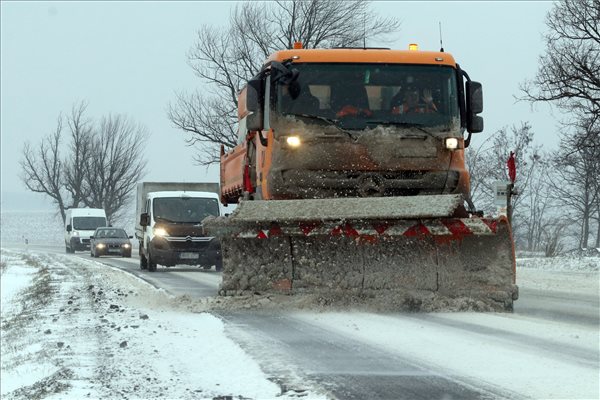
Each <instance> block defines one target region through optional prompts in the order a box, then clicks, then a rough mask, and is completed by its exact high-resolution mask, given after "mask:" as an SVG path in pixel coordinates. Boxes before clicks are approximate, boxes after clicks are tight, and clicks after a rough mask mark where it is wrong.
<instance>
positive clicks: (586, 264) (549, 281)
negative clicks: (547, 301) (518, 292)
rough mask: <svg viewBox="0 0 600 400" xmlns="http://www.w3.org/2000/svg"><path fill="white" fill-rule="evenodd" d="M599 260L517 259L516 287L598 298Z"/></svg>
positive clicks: (566, 258)
mask: <svg viewBox="0 0 600 400" xmlns="http://www.w3.org/2000/svg"><path fill="white" fill-rule="evenodd" d="M599 271H600V257H566V256H561V257H548V258H544V257H535V258H518V259H517V285H518V286H519V287H523V288H531V289H538V290H547V291H562V292H574V293H579V294H587V295H592V296H598V293H599V289H600V287H599V286H600V283H599V282H600V281H599V279H598V277H599V276H600V272H599Z"/></svg>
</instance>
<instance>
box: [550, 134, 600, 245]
mask: <svg viewBox="0 0 600 400" xmlns="http://www.w3.org/2000/svg"><path fill="white" fill-rule="evenodd" d="M582 134H586V135H587V134H588V133H582ZM577 140H579V139H578V138H576V137H572V136H565V137H564V138H563V142H562V147H563V148H572V143H569V142H571V141H577ZM554 168H555V179H554V180H552V181H551V182H550V187H551V190H552V193H553V196H554V197H555V198H556V200H557V202H558V203H559V204H560V205H561V210H562V213H563V214H564V215H565V216H568V217H569V218H570V221H571V223H572V224H577V225H579V227H580V234H579V246H580V247H581V248H587V247H588V241H589V238H590V236H591V230H590V225H591V223H592V221H593V219H594V215H596V216H598V214H596V213H597V212H598V209H599V207H598V202H599V201H600V199H599V196H600V191H599V187H600V183H599V182H598V180H599V172H600V146H590V147H583V148H579V149H577V150H576V151H574V152H564V151H562V150H558V151H556V152H555V153H554Z"/></svg>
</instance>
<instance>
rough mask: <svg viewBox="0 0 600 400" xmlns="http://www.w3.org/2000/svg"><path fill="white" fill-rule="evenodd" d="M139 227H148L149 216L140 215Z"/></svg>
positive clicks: (145, 214) (146, 214)
mask: <svg viewBox="0 0 600 400" xmlns="http://www.w3.org/2000/svg"><path fill="white" fill-rule="evenodd" d="M140 225H141V226H148V225H150V215H149V214H148V213H142V214H140Z"/></svg>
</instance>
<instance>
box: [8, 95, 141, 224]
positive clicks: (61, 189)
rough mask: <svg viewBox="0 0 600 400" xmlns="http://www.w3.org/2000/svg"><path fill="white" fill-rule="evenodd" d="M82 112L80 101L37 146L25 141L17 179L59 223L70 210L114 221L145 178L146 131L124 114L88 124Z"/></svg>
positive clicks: (90, 121) (85, 105) (84, 111)
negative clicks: (43, 199)
mask: <svg viewBox="0 0 600 400" xmlns="http://www.w3.org/2000/svg"><path fill="white" fill-rule="evenodd" d="M86 109H87V104H86V103H85V102H80V103H78V104H75V105H74V106H73V107H72V109H71V112H70V113H69V114H68V115H60V116H59V117H58V121H57V124H56V128H55V129H54V130H53V132H52V133H50V134H48V135H47V136H46V137H44V138H43V139H42V140H41V142H39V143H37V144H31V143H29V142H27V143H25V145H24V147H23V150H22V157H21V160H20V166H21V175H20V178H21V180H22V181H23V183H24V184H25V186H26V187H27V188H28V189H29V190H31V191H33V192H37V193H43V194H45V195H47V196H49V197H50V198H51V199H52V201H53V203H54V204H55V205H56V207H57V209H58V212H59V213H60V215H61V217H62V219H63V221H64V220H65V210H67V209H68V208H73V207H91V208H103V209H104V210H105V211H106V215H107V219H108V220H109V221H115V220H116V219H117V218H119V217H121V216H122V213H123V212H124V211H125V210H124V207H125V206H126V205H127V204H128V202H129V201H130V200H131V194H132V191H133V189H134V188H135V185H136V183H137V182H138V181H139V180H140V178H142V177H143V176H144V174H145V170H146V161H145V159H144V157H143V155H144V153H143V149H144V143H145V138H146V137H147V133H146V130H145V128H144V127H143V126H141V125H138V124H135V123H134V122H132V121H131V119H129V118H128V117H126V116H123V115H108V116H104V117H102V118H100V120H99V121H93V120H91V119H89V118H87V117H86Z"/></svg>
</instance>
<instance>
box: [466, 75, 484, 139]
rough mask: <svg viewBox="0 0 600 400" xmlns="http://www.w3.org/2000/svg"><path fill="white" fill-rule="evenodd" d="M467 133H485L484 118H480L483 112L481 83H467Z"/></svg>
mask: <svg viewBox="0 0 600 400" xmlns="http://www.w3.org/2000/svg"><path fill="white" fill-rule="evenodd" d="M466 89H467V131H468V132H470V133H477V132H482V131H483V118H482V117H480V116H478V115H477V114H479V113H480V112H482V111H483V87H482V86H481V83H479V82H474V81H467V84H466Z"/></svg>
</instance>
